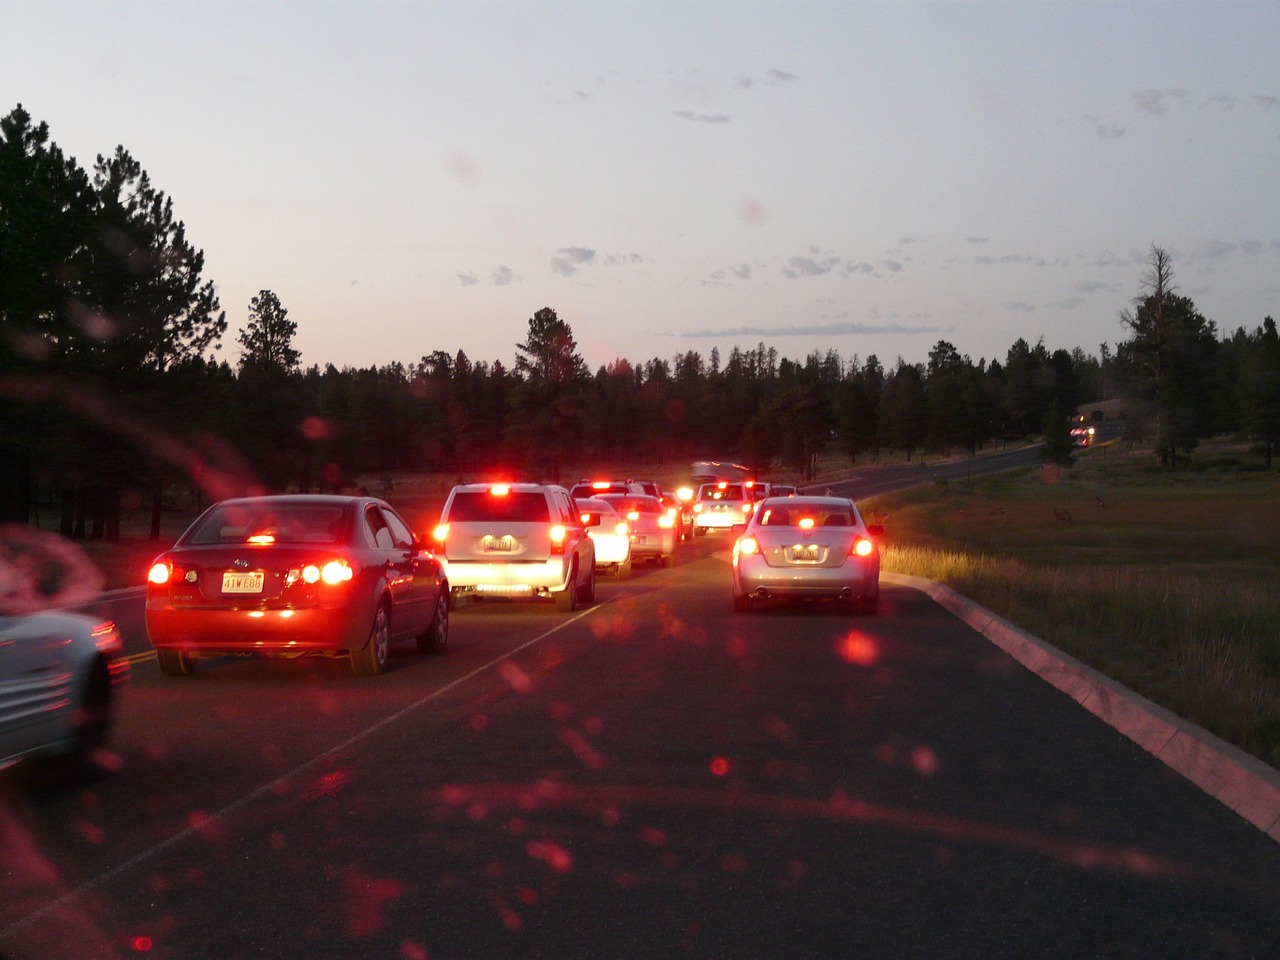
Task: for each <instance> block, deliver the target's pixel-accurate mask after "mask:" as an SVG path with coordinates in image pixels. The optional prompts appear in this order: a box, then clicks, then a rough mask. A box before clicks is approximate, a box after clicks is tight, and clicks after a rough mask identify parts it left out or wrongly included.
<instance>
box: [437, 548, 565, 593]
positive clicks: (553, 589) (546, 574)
mask: <svg viewBox="0 0 1280 960" xmlns="http://www.w3.org/2000/svg"><path fill="white" fill-rule="evenodd" d="M444 568H445V576H446V577H447V578H448V580H449V587H450V589H451V590H452V591H453V592H454V593H455V594H475V595H476V596H494V597H533V596H545V595H547V594H549V593H559V592H560V591H562V590H564V589H566V588H567V587H568V585H569V570H570V567H569V564H567V563H566V562H565V560H564V559H562V558H560V557H557V558H555V559H554V560H545V561H542V562H532V563H519V562H517V563H482V562H481V563H476V562H469V561H465V560H463V561H458V560H454V561H448V560H446V561H444Z"/></svg>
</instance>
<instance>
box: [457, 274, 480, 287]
mask: <svg viewBox="0 0 1280 960" xmlns="http://www.w3.org/2000/svg"><path fill="white" fill-rule="evenodd" d="M458 282H459V283H460V284H462V285H463V286H464V287H474V286H475V285H476V284H477V283H479V282H480V277H479V275H478V274H474V273H460V274H458Z"/></svg>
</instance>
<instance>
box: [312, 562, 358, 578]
mask: <svg viewBox="0 0 1280 960" xmlns="http://www.w3.org/2000/svg"><path fill="white" fill-rule="evenodd" d="M353 576H355V573H354V572H353V571H352V569H351V567H350V566H349V565H348V564H347V561H345V560H330V561H329V562H328V563H326V564H325V565H324V566H323V567H321V568H320V579H321V580H323V581H324V582H325V583H328V584H338V583H346V582H347V581H348V580H350V579H351V578H352V577H353Z"/></svg>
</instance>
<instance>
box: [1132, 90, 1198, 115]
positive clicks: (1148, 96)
mask: <svg viewBox="0 0 1280 960" xmlns="http://www.w3.org/2000/svg"><path fill="white" fill-rule="evenodd" d="M1133 96H1134V99H1135V100H1137V101H1138V109H1140V110H1142V111H1143V112H1145V113H1150V114H1152V115H1154V116H1162V115H1163V114H1166V113H1168V112H1169V110H1170V109H1171V107H1173V106H1179V107H1185V106H1187V105H1189V104H1190V103H1191V97H1189V96H1188V95H1187V91H1185V90H1139V91H1138V92H1137V93H1135V94H1134V95H1133Z"/></svg>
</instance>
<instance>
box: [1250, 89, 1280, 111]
mask: <svg viewBox="0 0 1280 960" xmlns="http://www.w3.org/2000/svg"><path fill="white" fill-rule="evenodd" d="M1249 102H1250V103H1251V104H1253V105H1254V106H1255V107H1257V108H1258V109H1260V110H1264V111H1266V112H1267V113H1270V112H1271V111H1272V110H1280V99H1278V98H1276V97H1269V96H1267V95H1266V94H1262V93H1256V94H1254V95H1253V96H1252V97H1250V98H1249Z"/></svg>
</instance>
